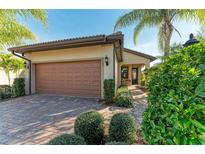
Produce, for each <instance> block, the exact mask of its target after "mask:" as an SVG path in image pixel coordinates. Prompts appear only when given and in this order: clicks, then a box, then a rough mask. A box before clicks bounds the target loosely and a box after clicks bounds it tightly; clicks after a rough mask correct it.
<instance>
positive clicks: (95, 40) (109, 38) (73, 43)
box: [8, 32, 123, 53]
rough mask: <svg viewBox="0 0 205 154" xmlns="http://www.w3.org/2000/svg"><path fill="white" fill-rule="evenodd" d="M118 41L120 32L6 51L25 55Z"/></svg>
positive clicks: (36, 44) (13, 48)
mask: <svg viewBox="0 0 205 154" xmlns="http://www.w3.org/2000/svg"><path fill="white" fill-rule="evenodd" d="M118 40H121V41H123V34H122V33H121V32H117V33H113V34H111V35H105V34H103V35H93V36H85V37H76V38H69V39H63V40H56V41H48V42H42V43H35V44H29V45H23V46H17V47H11V48H9V49H8V50H9V51H14V52H17V53H25V52H31V51H45V50H54V49H63V48H72V47H81V46H89V45H98V44H109V43H114V42H115V41H118Z"/></svg>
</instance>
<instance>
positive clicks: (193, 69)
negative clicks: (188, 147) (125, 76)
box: [142, 43, 205, 144]
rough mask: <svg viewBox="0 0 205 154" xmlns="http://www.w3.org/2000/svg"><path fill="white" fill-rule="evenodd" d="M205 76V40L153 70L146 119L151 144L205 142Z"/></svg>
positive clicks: (146, 132)
mask: <svg viewBox="0 0 205 154" xmlns="http://www.w3.org/2000/svg"><path fill="white" fill-rule="evenodd" d="M204 76H205V43H198V44H196V45H192V46H189V47H187V48H183V49H181V50H179V51H178V52H177V53H176V54H174V55H172V56H169V57H168V58H166V59H165V61H164V62H163V63H162V64H161V65H160V66H159V67H158V68H157V70H156V71H155V72H152V75H151V76H150V77H149V82H148V90H149V95H148V107H147V108H146V110H145V112H144V114H143V122H142V131H143V134H144V137H145V139H146V141H147V142H148V143H149V144H205V138H204V132H205V99H204V97H205V86H202V85H205V84H204V83H205V78H204ZM203 96H204V97H203Z"/></svg>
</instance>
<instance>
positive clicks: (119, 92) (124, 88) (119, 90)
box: [117, 86, 129, 95]
mask: <svg viewBox="0 0 205 154" xmlns="http://www.w3.org/2000/svg"><path fill="white" fill-rule="evenodd" d="M127 92H129V90H128V87H127V86H120V87H119V88H118V89H117V95H120V94H122V93H127Z"/></svg>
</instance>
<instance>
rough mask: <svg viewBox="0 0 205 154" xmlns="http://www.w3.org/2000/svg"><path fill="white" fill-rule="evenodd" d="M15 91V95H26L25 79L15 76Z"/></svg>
mask: <svg viewBox="0 0 205 154" xmlns="http://www.w3.org/2000/svg"><path fill="white" fill-rule="evenodd" d="M13 92H14V95H15V96H24V95H25V79H24V78H15V79H14V83H13Z"/></svg>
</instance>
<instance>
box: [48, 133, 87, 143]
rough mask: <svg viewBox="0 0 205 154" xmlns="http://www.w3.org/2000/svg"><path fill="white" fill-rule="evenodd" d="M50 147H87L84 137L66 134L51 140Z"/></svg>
mask: <svg viewBox="0 0 205 154" xmlns="http://www.w3.org/2000/svg"><path fill="white" fill-rule="evenodd" d="M48 144H49V145H85V144H86V143H85V140H84V139H83V137H81V136H78V135H72V134H64V135H61V136H58V137H56V138H54V139H53V140H51V141H50V142H49V143H48Z"/></svg>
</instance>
